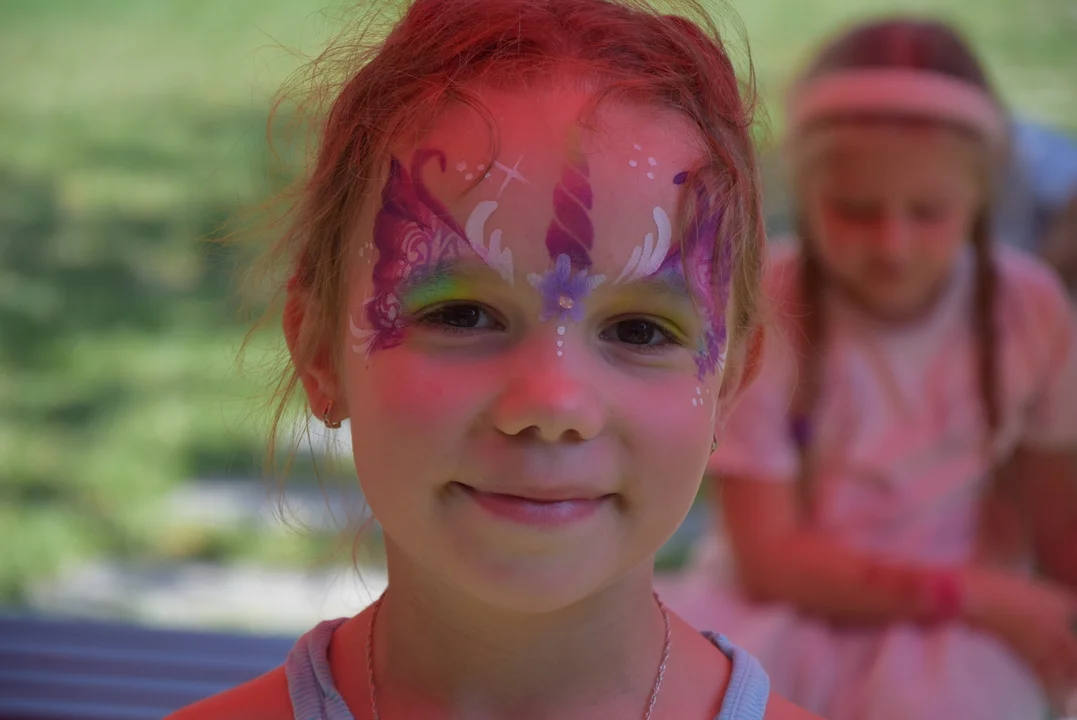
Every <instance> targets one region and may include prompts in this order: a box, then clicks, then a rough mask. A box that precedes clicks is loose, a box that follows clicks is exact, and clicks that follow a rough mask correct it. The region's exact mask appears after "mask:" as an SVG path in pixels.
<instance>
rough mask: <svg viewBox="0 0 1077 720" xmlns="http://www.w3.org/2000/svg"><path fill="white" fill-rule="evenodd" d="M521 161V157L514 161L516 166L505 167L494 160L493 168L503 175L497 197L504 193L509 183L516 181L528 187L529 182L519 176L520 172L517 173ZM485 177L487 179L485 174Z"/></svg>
mask: <svg viewBox="0 0 1077 720" xmlns="http://www.w3.org/2000/svg"><path fill="white" fill-rule="evenodd" d="M523 159H524V158H523V156H522V155H521V156H520V157H519V158H517V159H516V164H515V165H513V166H512V167H508V166H507V165H502V164H501V163H499V162H497V161H496V160H495V161H494V167H495V168H497V169H498V170H500V171H501V172H503V173H505V181H504V182H503V183H501V187H500V188H499V189H498V191H497V196H498V197H501V194H502V193H503V192H505V188H507V187H508V186H509V183H511V182H512V181H513V180H518V181H520V182H522V183H523V184H525V185H530V184H531V182H530V181H529V180H528V179H527V178H525V177H524V176H523V175H521V174H520V171H519V167H520V163H521V162H522V161H523ZM487 177H489V174H487Z"/></svg>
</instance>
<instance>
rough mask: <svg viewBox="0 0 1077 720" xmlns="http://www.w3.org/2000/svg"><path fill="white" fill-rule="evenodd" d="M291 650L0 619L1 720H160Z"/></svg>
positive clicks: (284, 641)
mask: <svg viewBox="0 0 1077 720" xmlns="http://www.w3.org/2000/svg"><path fill="white" fill-rule="evenodd" d="M294 642H295V638H292V637H264V636H252V635H241V634H232V633H218V632H201V631H199V632H188V631H178V630H160V629H154V628H145V627H138V626H134V625H127V624H122V623H112V622H97V621H87V620H56V619H44V618H38V617H19V616H3V615H0V720H160V719H161V718H162V717H163V716H165V715H167V714H168V713H170V712H172V711H174V710H177V709H178V708H181V707H183V706H185V705H189V704H190V703H193V702H196V701H198V700H201V699H202V698H205V697H208V696H210V695H213V694H215V693H217V692H220V691H222V690H225V689H227V688H229V687H232V686H234V685H238V684H239V683H242V682H246V681H247V680H250V679H252V678H254V677H257V676H258V675H261V674H262V673H264V672H266V671H268V670H271V669H272V668H274V667H276V666H277V665H280V664H281V663H282V662H284V658H285V656H286V655H287V653H288V650H289V649H290V648H291V646H292V644H293V643H294Z"/></svg>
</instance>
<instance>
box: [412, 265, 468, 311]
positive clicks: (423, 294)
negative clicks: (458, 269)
mask: <svg viewBox="0 0 1077 720" xmlns="http://www.w3.org/2000/svg"><path fill="white" fill-rule="evenodd" d="M472 287H473V283H469V282H467V281H466V280H464V279H462V278H461V277H459V275H458V274H456V273H452V272H448V271H446V272H441V271H435V272H433V273H430V274H425V275H417V276H413V277H412V278H409V279H408V281H407V282H405V283H403V284H402V286H401V287H400V289H399V295H400V306H401V308H402V309H403V311H404V314H405V315H411V314H412V313H415V312H417V311H418V310H420V309H422V308H424V307H429V306H431V305H437V304H438V303H443V302H446V301H448V300H474V299H475V298H476V297H477V294H476V293H475V292H473V290H472Z"/></svg>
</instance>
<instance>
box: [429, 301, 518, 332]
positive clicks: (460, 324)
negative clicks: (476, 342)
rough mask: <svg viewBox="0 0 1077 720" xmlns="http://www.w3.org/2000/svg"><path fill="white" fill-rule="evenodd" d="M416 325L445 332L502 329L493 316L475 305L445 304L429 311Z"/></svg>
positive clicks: (480, 306)
mask: <svg viewBox="0 0 1077 720" xmlns="http://www.w3.org/2000/svg"><path fill="white" fill-rule="evenodd" d="M416 323H417V324H418V325H423V326H426V327H431V328H438V329H441V330H443V331H445V332H468V331H474V330H496V329H500V328H501V327H502V325H501V323H500V322H498V321H497V320H496V319H495V318H494V316H493V314H492V313H491V312H490V311H489V310H487V309H486V308H484V307H483V306H482V305H477V304H475V303H463V302H461V303H447V304H445V305H441V306H439V307H436V308H434V309H433V310H429V311H427V312H426V313H424V314H422V315H421V316H420V317H419V318H418V319H417V320H416Z"/></svg>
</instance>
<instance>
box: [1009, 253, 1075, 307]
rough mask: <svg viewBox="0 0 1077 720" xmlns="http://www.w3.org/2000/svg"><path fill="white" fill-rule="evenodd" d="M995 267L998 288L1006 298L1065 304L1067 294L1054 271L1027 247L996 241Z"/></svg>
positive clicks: (1058, 304)
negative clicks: (999, 287) (998, 278)
mask: <svg viewBox="0 0 1077 720" xmlns="http://www.w3.org/2000/svg"><path fill="white" fill-rule="evenodd" d="M995 267H996V268H997V270H998V273H999V277H1000V279H1001V281H1002V290H1003V292H1004V293H1006V295H1007V298H1006V299H1009V300H1011V301H1012V300H1014V299H1023V300H1026V301H1031V302H1035V303H1038V304H1040V305H1046V306H1049V307H1055V306H1058V307H1067V306H1068V305H1069V299H1068V298H1069V296H1068V295H1067V293H1066V288H1065V285H1063V283H1062V278H1060V277H1059V275H1058V273H1057V272H1056V271H1055V269H1054V268H1052V267H1051V266H1050V265H1048V264H1047V262H1046V261H1044V260H1043V259H1041V258H1039V257H1037V256H1036V255H1033V254H1032V253H1030V252H1028V251H1027V250H1023V249H1021V248H1017V247H1013V246H1011V245H1005V244H999V245H997V246H996V248H995Z"/></svg>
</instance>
